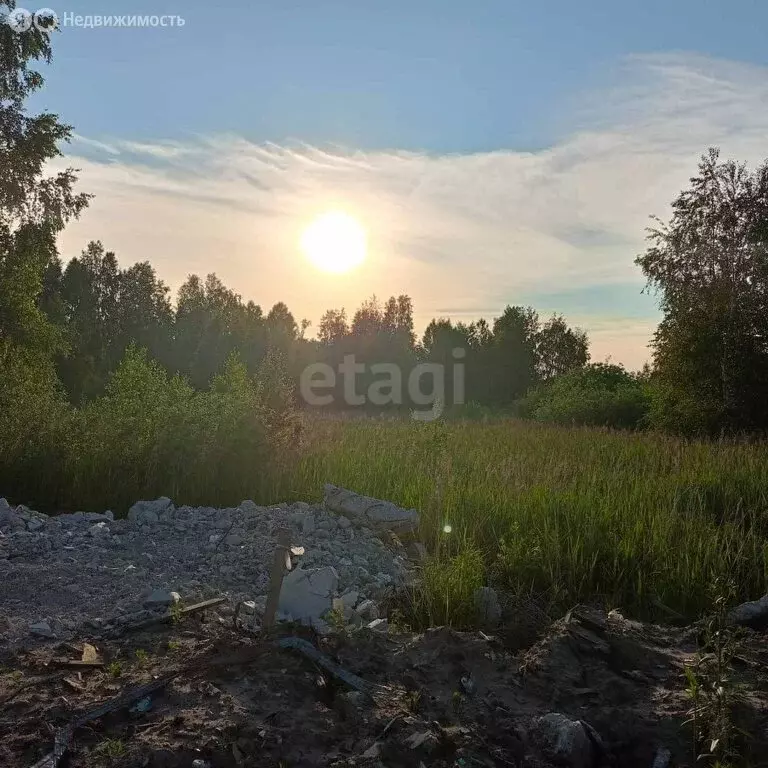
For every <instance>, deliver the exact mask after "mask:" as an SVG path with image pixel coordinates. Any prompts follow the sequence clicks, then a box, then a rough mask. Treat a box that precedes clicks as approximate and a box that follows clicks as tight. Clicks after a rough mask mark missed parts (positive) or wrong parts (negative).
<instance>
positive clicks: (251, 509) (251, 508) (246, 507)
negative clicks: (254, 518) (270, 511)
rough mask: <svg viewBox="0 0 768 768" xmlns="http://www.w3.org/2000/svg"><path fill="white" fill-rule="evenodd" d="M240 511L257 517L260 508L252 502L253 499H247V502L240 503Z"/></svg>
mask: <svg viewBox="0 0 768 768" xmlns="http://www.w3.org/2000/svg"><path fill="white" fill-rule="evenodd" d="M238 509H239V510H240V511H241V512H243V513H245V514H246V515H255V514H257V513H258V511H259V507H258V505H257V504H256V502H255V501H251V499H246V500H245V501H241V502H240V506H239V507H238Z"/></svg>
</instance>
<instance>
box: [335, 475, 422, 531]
mask: <svg viewBox="0 0 768 768" xmlns="http://www.w3.org/2000/svg"><path fill="white" fill-rule="evenodd" d="M324 501H325V506H326V508H327V509H329V510H331V511H332V512H336V513H337V514H339V515H344V516H345V517H351V518H352V519H358V520H360V521H361V522H368V523H371V524H373V525H376V526H379V527H383V528H387V529H389V530H391V531H394V532H396V533H401V534H402V533H413V532H414V531H415V530H416V529H417V528H418V527H419V513H418V512H417V511H416V510H415V509H403V508H402V507H398V506H397V505H396V504H393V503H392V502H391V501H381V500H380V499H374V498H371V497H370V496H361V495H359V494H357V493H354V492H353V491H348V490H346V489H345V488H339V487H338V486H335V485H331V484H330V483H328V484H326V486H325V497H324Z"/></svg>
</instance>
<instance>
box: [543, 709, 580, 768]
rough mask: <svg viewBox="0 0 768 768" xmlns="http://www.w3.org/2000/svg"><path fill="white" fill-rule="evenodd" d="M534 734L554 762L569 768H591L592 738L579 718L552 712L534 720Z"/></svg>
mask: <svg viewBox="0 0 768 768" xmlns="http://www.w3.org/2000/svg"><path fill="white" fill-rule="evenodd" d="M533 736H534V739H535V740H536V741H537V742H538V743H539V745H540V747H541V749H542V751H543V752H544V754H545V755H546V756H547V757H548V758H549V759H550V760H552V762H554V763H556V764H558V765H564V766H569V768H591V766H592V764H593V760H594V754H593V747H592V740H591V739H590V738H589V736H588V735H587V732H586V731H585V730H584V726H583V725H582V724H581V722H580V721H579V720H570V719H569V718H567V717H566V716H565V715H563V714H560V713H559V712H550V713H549V714H547V715H544V716H543V717H539V718H537V719H536V720H535V721H534V732H533Z"/></svg>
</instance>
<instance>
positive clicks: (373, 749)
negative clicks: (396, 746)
mask: <svg viewBox="0 0 768 768" xmlns="http://www.w3.org/2000/svg"><path fill="white" fill-rule="evenodd" d="M383 751H384V742H383V741H374V742H373V744H371V746H370V747H368V749H366V750H365V752H363V757H365V758H368V759H371V760H374V759H376V758H378V757H381V754H382V752H383Z"/></svg>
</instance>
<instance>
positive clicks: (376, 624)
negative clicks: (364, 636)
mask: <svg viewBox="0 0 768 768" xmlns="http://www.w3.org/2000/svg"><path fill="white" fill-rule="evenodd" d="M368 629H370V630H371V631H372V632H381V633H384V634H385V633H387V632H388V631H389V622H388V621H387V620H386V619H374V620H373V621H372V622H371V623H370V624H368Z"/></svg>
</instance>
